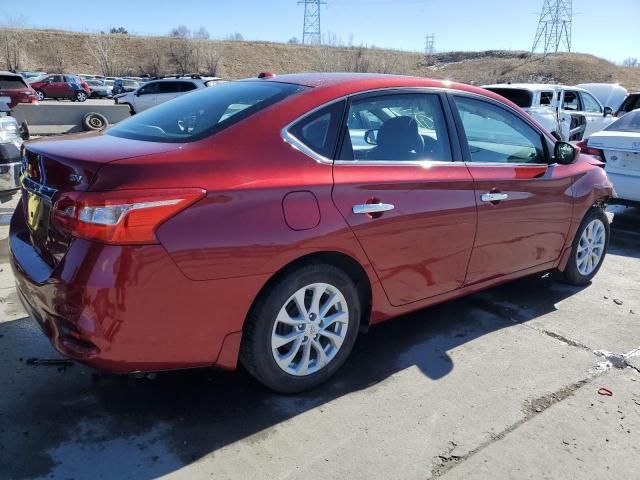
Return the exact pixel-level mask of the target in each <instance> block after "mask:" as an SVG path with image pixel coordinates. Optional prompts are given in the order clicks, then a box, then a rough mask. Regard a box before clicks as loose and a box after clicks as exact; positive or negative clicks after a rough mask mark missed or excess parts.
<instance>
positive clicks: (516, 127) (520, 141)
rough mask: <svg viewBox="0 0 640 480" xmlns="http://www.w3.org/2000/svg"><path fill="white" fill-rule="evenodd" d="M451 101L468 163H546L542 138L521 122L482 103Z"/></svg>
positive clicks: (475, 101) (504, 111) (467, 99)
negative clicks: (463, 138)
mask: <svg viewBox="0 0 640 480" xmlns="http://www.w3.org/2000/svg"><path fill="white" fill-rule="evenodd" d="M454 98H455V103H456V107H457V110H458V113H459V115H460V119H461V121H462V126H463V128H464V132H465V135H466V137H467V144H468V145H469V153H470V156H471V161H472V162H480V163H486V162H490V163H546V156H545V151H544V147H543V143H542V135H541V134H540V133H538V132H537V131H536V130H535V129H533V128H532V127H531V126H530V125H529V124H528V123H526V122H525V121H524V120H522V119H521V118H519V117H518V116H516V115H515V114H513V113H511V112H509V111H508V110H506V109H504V108H501V107H499V106H497V105H494V104H492V103H489V102H485V101H483V100H477V99H474V98H468V97H460V96H455V97H454Z"/></svg>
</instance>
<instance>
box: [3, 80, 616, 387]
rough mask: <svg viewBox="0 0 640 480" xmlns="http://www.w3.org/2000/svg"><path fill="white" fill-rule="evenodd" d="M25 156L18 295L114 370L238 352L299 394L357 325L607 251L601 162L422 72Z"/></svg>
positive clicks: (180, 106) (271, 97)
mask: <svg viewBox="0 0 640 480" xmlns="http://www.w3.org/2000/svg"><path fill="white" fill-rule="evenodd" d="M172 81H173V80H172ZM158 83H160V82H158ZM379 112H384V115H383V114H381V113H379ZM371 113H373V114H374V115H375V118H370V114H371ZM358 117H360V118H367V119H369V118H370V120H369V121H370V123H371V124H370V125H369V126H367V127H366V128H368V130H367V132H368V133H366V132H365V133H364V134H362V133H361V132H362V130H363V123H362V122H360V123H358V122H355V123H352V124H351V125H350V119H351V118H358ZM376 119H378V120H376ZM352 129H353V130H354V131H353V132H352V131H351V130H352ZM374 131H375V133H374ZM343 133H344V134H343ZM347 133H348V134H347ZM359 135H362V136H363V138H364V139H365V142H363V143H364V145H362V146H361V147H362V148H357V149H355V148H353V145H352V142H351V138H352V137H353V138H358V136H359ZM25 162H26V166H25V171H26V172H27V174H26V175H25V176H24V177H23V184H24V190H23V192H22V195H23V200H22V202H21V203H20V204H19V205H18V207H17V210H16V212H17V213H16V214H15V215H14V216H13V218H12V224H11V231H10V236H9V239H10V240H9V241H10V252H11V253H10V258H11V262H12V265H13V271H14V276H15V278H16V283H17V290H18V294H19V296H20V298H22V300H23V301H24V303H25V308H27V310H28V311H29V312H30V314H31V315H32V317H33V318H35V319H37V321H38V322H39V323H40V324H41V325H42V327H43V330H44V331H45V333H46V334H47V335H48V336H49V337H50V339H51V341H52V342H53V344H54V346H55V347H56V348H57V349H58V350H60V351H61V352H62V353H63V354H65V355H67V356H70V357H72V358H75V359H78V360H79V361H81V362H85V363H87V364H89V365H91V366H93V367H96V368H100V369H104V370H109V371H114V372H120V373H126V372H134V371H154V370H165V369H175V368H184V367H196V366H208V365H217V366H219V367H222V368H229V369H233V368H235V367H236V363H237V360H238V359H240V361H241V362H242V363H243V365H244V366H245V367H246V368H247V369H248V370H249V371H250V372H251V373H252V374H253V375H255V376H256V377H257V378H258V379H260V380H261V381H262V382H264V383H265V384H266V385H268V386H270V387H271V388H274V389H276V390H279V391H285V392H294V391H300V390H304V389H307V388H311V387H313V386H315V385H318V384H319V383H321V382H323V381H325V380H326V379H327V378H329V377H330V376H331V375H332V374H333V373H335V372H336V371H337V369H338V368H340V366H341V365H342V364H343V363H344V362H345V361H346V358H347V356H348V355H349V353H350V351H351V349H352V347H353V345H354V342H355V339H356V336H357V333H358V331H359V328H360V327H361V326H362V325H365V326H367V325H369V324H374V323H378V322H381V321H383V320H386V319H389V318H392V317H394V316H397V315H400V314H402V313H406V312H409V311H413V310H416V309H419V308H423V307H426V306H428V305H432V304H434V303H438V302H442V301H446V300H448V299H451V298H454V297H458V296H461V295H465V294H468V293H470V292H476V291H478V290H481V289H483V288H487V287H489V286H493V285H496V284H498V283H502V282H505V281H507V280H510V279H513V278H517V277H521V276H525V275H529V274H533V273H536V272H543V271H545V272H546V271H549V270H557V271H559V272H562V275H563V276H564V278H565V280H566V281H568V282H570V283H573V284H576V285H586V284H588V283H589V281H590V280H591V278H593V276H594V275H595V274H596V273H597V271H598V269H599V267H600V265H601V263H602V261H603V259H604V256H605V251H606V248H607V243H608V238H609V223H608V221H607V218H606V216H605V214H604V212H603V209H602V206H603V204H604V202H605V201H606V199H607V198H608V197H609V196H610V195H611V194H612V189H611V185H610V183H609V181H608V180H607V177H606V174H605V172H604V170H603V169H602V168H601V164H600V162H598V161H596V160H595V159H593V158H592V157H590V156H588V155H579V152H578V149H577V148H575V147H573V146H572V145H570V144H567V143H564V142H556V141H555V139H554V138H553V137H552V136H551V135H550V134H549V133H548V132H546V131H544V130H543V129H542V128H541V127H540V126H539V125H538V124H536V123H535V122H533V121H532V120H531V117H530V116H529V115H527V114H526V113H524V112H523V111H522V110H520V109H519V108H518V107H517V106H515V105H514V104H512V103H511V102H509V101H507V100H505V99H504V98H502V97H500V96H498V95H496V94H493V93H491V92H488V91H486V90H481V89H478V88H475V87H472V86H469V85H461V84H455V83H450V82H442V81H435V80H427V79H424V78H413V77H400V76H385V75H358V74H333V75H332V74H325V75H323V74H308V75H283V76H279V77H270V78H264V79H262V80H258V79H252V80H246V81H239V82H229V83H226V84H222V85H219V86H216V87H214V88H201V89H198V90H197V91H194V92H192V93H191V94H189V95H184V96H182V97H180V98H177V99H175V100H173V101H171V102H167V103H164V104H162V105H158V106H157V107H155V108H152V109H149V110H147V111H144V112H142V113H140V114H138V115H135V116H132V117H130V118H128V119H126V120H123V121H122V122H119V123H118V124H116V125H114V126H112V127H110V128H108V129H106V130H104V131H102V132H100V133H95V134H88V135H82V136H79V137H75V138H65V137H58V138H55V139H44V140H37V141H34V142H30V143H29V145H28V146H27V147H26V151H25ZM97 278H98V279H99V282H96V281H95V279H97ZM115 302H117V308H113V309H110V308H109V306H111V305H115ZM96 305H100V308H97V307H96ZM372 361H374V359H372Z"/></svg>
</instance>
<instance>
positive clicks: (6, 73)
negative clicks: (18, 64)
mask: <svg viewBox="0 0 640 480" xmlns="http://www.w3.org/2000/svg"><path fill="white" fill-rule="evenodd" d="M0 75H3V76H5V77H20V78H22V75H20V74H19V73H13V72H9V71H7V70H0Z"/></svg>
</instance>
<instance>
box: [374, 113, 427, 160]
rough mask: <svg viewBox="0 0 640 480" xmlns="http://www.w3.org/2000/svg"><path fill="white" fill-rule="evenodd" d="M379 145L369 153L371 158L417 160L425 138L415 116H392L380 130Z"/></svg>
mask: <svg viewBox="0 0 640 480" xmlns="http://www.w3.org/2000/svg"><path fill="white" fill-rule="evenodd" d="M376 143H377V146H376V147H375V148H372V149H371V150H370V151H369V152H368V153H367V159H369V160H417V159H418V158H419V157H420V155H421V154H422V150H423V149H424V140H423V138H422V136H421V135H420V133H419V131H418V122H416V120H415V118H412V117H408V116H402V117H394V118H390V119H389V120H387V121H386V122H384V123H383V124H382V126H381V127H380V130H378V137H377V139H376Z"/></svg>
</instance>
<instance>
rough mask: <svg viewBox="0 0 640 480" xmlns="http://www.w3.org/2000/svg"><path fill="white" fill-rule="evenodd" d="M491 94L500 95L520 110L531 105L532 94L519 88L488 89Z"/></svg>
mask: <svg viewBox="0 0 640 480" xmlns="http://www.w3.org/2000/svg"><path fill="white" fill-rule="evenodd" d="M489 90H491V91H492V92H495V93H497V94H498V95H502V96H503V97H504V98H506V99H508V100H511V101H512V102H513V103H515V104H516V105H518V106H519V107H522V108H527V107H530V106H531V104H532V103H533V93H532V92H531V91H529V90H524V89H519V88H490V89H489Z"/></svg>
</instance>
